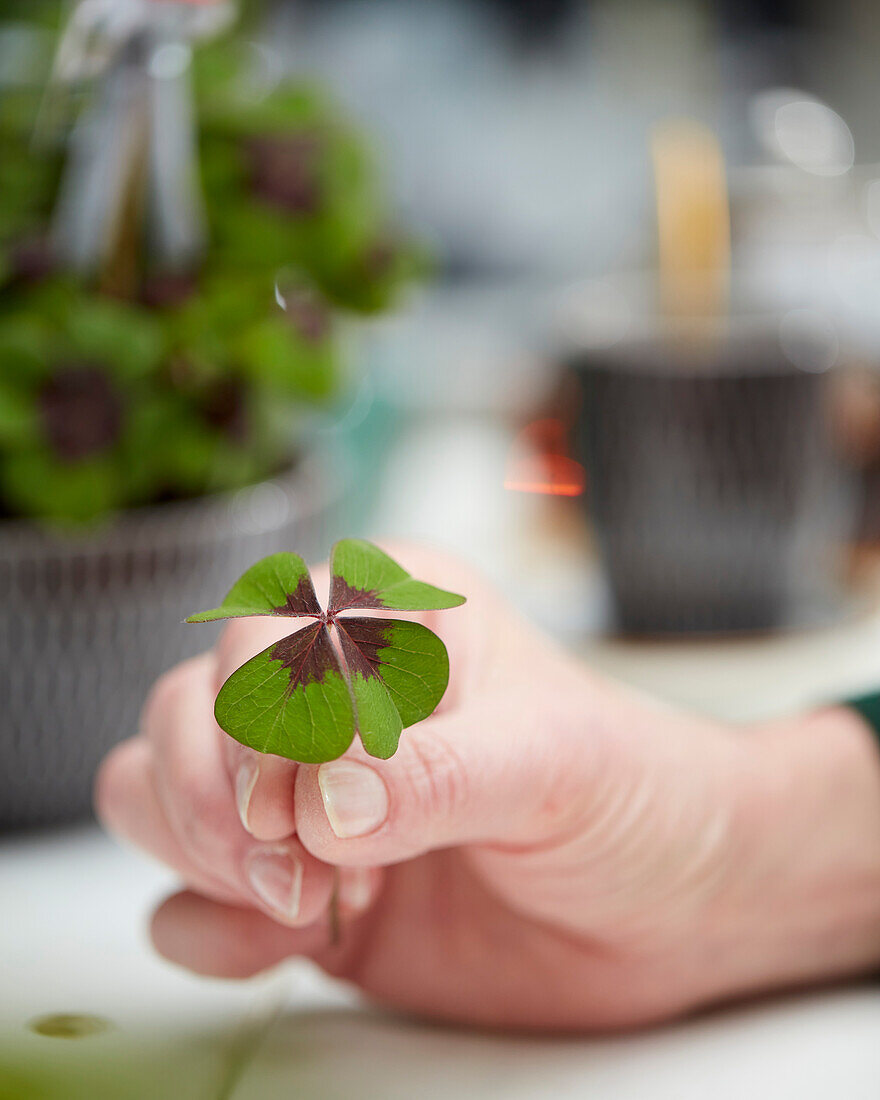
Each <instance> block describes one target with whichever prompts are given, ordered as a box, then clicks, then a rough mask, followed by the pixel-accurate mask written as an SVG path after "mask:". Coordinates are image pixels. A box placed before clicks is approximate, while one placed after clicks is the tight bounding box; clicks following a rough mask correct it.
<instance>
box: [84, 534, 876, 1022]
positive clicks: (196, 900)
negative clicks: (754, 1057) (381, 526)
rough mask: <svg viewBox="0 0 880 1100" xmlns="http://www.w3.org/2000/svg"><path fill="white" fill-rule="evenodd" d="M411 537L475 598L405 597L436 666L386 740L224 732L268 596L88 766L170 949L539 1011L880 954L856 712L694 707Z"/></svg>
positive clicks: (827, 971) (432, 569)
mask: <svg viewBox="0 0 880 1100" xmlns="http://www.w3.org/2000/svg"><path fill="white" fill-rule="evenodd" d="M392 552H393V551H392ZM400 557H401V559H402V560H403V561H404V562H406V565H407V567H408V568H410V569H411V570H412V571H413V572H414V573H415V575H416V576H419V577H422V578H424V579H426V580H428V581H432V582H434V583H437V584H440V585H442V586H444V587H450V588H453V589H455V590H457V591H462V592H465V593H466V594H467V596H468V603H467V605H466V606H465V607H463V608H462V609H460V610H456V611H450V612H442V613H440V614H436V613H433V614H424V615H421V616H419V618H420V619H421V621H423V622H425V623H426V624H427V625H429V626H430V627H431V629H433V630H435V631H436V632H438V633H439V634H441V636H442V637H444V639H445V641H446V643H447V646H448V648H449V651H450V660H451V669H452V675H451V681H450V686H449V690H448V691H447V694H446V697H445V698H444V701H443V703H442V704H441V707H440V709H439V710H438V712H437V713H436V714H435V715H433V716H432V717H431V718H430V719H428V720H427V721H425V722H423V723H421V724H420V725H417V726H415V727H412V728H411V729H409V730H407V731H405V732H404V735H403V738H402V740H401V745H400V749H399V751H398V753H397V755H396V756H395V757H393V758H392V759H391V760H388V761H378V760H374V759H372V758H370V757H368V756H366V754H365V753H364V752H363V750H362V749H361V748H360V746H359V745H355V746H353V747H352V749H351V750H350V751H349V752H348V753H347V754H346V756H345V757H344V758H343V759H341V760H339V761H334V762H333V763H329V764H323V765H321V766H319V767H316V766H306V765H296V764H292V763H290V762H289V761H284V760H281V759H279V758H275V757H259V756H258V755H257V754H255V753H252V752H251V751H250V750H246V749H244V748H243V747H241V746H239V745H238V744H236V743H235V742H233V741H232V740H231V739H229V738H227V737H226V736H225V735H224V734H223V733H222V732H221V731H220V730H219V729H218V728H217V726H216V725H215V723H214V721H213V716H212V704H213V699H214V695H215V694H216V691H217V689H218V687H219V686H220V684H221V683H222V682H223V680H224V679H225V678H226V677H227V676H228V675H229V674H230V673H231V672H232V671H233V669H235V668H236V667H238V666H239V665H240V664H241V663H243V661H244V660H246V659H247V658H248V657H250V656H252V655H253V654H254V653H256V652H257V651H258V650H260V649H262V648H264V647H265V646H267V645H269V644H271V642H272V641H274V640H275V639H276V638H277V637H279V636H281V634H283V633H285V632H286V630H287V628H288V627H289V624H288V623H285V622H282V623H278V622H277V621H274V620H271V619H260V620H248V621H244V622H236V623H234V624H233V625H231V626H229V627H228V628H227V630H226V632H225V634H224V635H223V638H222V640H221V642H220V644H219V646H218V648H217V650H216V652H213V653H209V654H207V655H205V656H203V657H200V658H198V659H196V660H193V661H190V662H187V663H186V664H184V665H181V666H180V667H178V668H177V669H175V670H174V671H172V672H171V673H169V674H168V675H166V676H165V677H164V678H163V679H162V680H161V681H160V682H159V684H158V685H157V687H156V689H155V691H154V693H153V695H152V697H151V699H150V701H149V703H148V705H147V707H146V710H145V715H144V722H143V731H142V732H141V733H140V734H139V735H138V736H137V737H135V738H133V739H132V740H130V741H128V742H125V743H124V744H123V745H121V746H120V747H119V748H117V749H116V750H115V751H114V752H113V753H112V754H111V755H110V756H109V758H108V759H107V761H106V762H105V763H104V766H103V769H102V771H101V774H100V777H99V781H98V787H97V804H98V810H99V813H100V814H101V816H102V818H103V819H104V821H105V822H106V824H107V825H108V826H109V827H110V828H111V829H113V830H115V831H116V832H118V833H120V834H121V835H122V836H124V837H127V838H128V839H130V840H132V841H133V842H135V843H136V844H138V845H140V846H141V847H143V848H145V849H146V850H147V851H149V852H152V853H153V854H154V855H155V856H157V857H158V858H159V859H161V860H164V861H165V862H166V863H168V864H170V865H171V866H172V867H174V868H175V869H176V870H177V871H178V873H179V874H180V875H181V877H182V878H183V880H184V882H185V883H186V885H187V887H188V889H187V890H186V891H185V892H183V893H179V894H177V895H175V896H174V897H172V898H171V899H169V900H168V901H166V902H165V903H164V904H163V905H162V906H161V907H160V909H159V910H158V912H157V913H156V914H155V917H154V919H153V938H154V941H155V943H156V946H157V947H158V949H159V951H160V952H162V953H163V954H164V955H166V956H167V957H168V958H170V959H172V960H175V961H176V962H178V963H181V964H182V965H184V966H187V967H190V968H191V969H193V970H196V971H198V972H201V973H205V974H212V975H219V976H225V977H245V976H248V975H250V974H253V973H255V972H257V971H260V970H262V969H264V968H266V967H269V966H272V965H273V964H274V963H277V962H278V961H280V960H282V959H284V958H286V957H288V956H291V955H307V956H310V957H311V958H313V959H314V960H316V961H317V962H318V963H319V964H320V965H321V966H322V967H323V968H324V969H325V970H327V971H328V972H329V973H331V974H333V975H336V976H341V977H344V978H347V979H349V980H351V981H353V982H355V983H356V984H357V985H358V986H360V987H361V988H362V989H363V990H364V991H365V992H366V993H367V994H368V995H370V996H372V997H374V998H376V999H378V1000H380V1001H382V1002H385V1003H387V1004H390V1005H394V1006H398V1007H401V1008H405V1009H410V1010H414V1011H417V1012H420V1013H424V1014H429V1015H433V1016H438V1017H444V1018H449V1019H454V1020H458V1021H464V1022H470V1023H478V1024H486V1025H492V1026H514V1027H531V1028H555V1029H583V1028H610V1027H622V1026H632V1025H636V1024H642V1023H647V1022H649V1021H654V1020H658V1019H662V1018H666V1017H669V1016H672V1015H675V1014H679V1013H682V1012H686V1011H689V1010H691V1009H693V1008H695V1007H697V1006H699V1005H701V1004H704V1003H708V1002H711V1001H715V1000H718V999H721V998H725V997H730V996H733V995H735V994H740V993H745V992H748V991H750V990H756V989H762V988H769V987H772V986H774V985H782V984H789V983H793V982H798V981H805V980H813V979H821V978H829V977H833V976H836V975H838V974H845V973H853V972H856V971H858V970H859V969H861V968H864V967H867V966H869V965H872V964H873V963H876V962H877V961H878V960H880V766H878V764H877V760H876V759H875V756H876V749H875V747H874V746H873V745H871V743H870V739H869V737H868V735H867V733H866V731H865V729H864V728H863V727H862V726H861V723H860V721H859V719H857V718H856V717H855V716H854V715H852V714H851V713H849V712H846V711H842V710H839V711H826V712H823V713H819V714H816V715H814V716H812V717H811V718H809V719H805V720H802V721H801V722H799V723H776V724H773V725H768V726H766V727H761V728H753V729H750V730H734V729H733V728H728V727H725V726H722V725H720V724H718V723H714V722H710V721H708V720H703V719H697V718H692V717H687V716H684V715H682V714H679V713H676V712H675V711H674V710H672V709H670V708H667V707H663V706H660V705H658V704H655V703H653V702H652V701H650V700H648V699H642V698H641V697H637V696H635V695H633V694H631V693H629V692H627V691H625V690H624V689H622V688H619V687H617V686H615V685H613V684H612V683H609V682H607V681H604V680H602V679H600V678H598V677H595V676H593V675H591V674H590V673H589V671H588V670H586V669H585V668H584V667H582V666H581V664H579V663H578V662H576V661H575V660H574V659H573V658H572V657H570V656H568V655H567V654H566V653H565V652H563V651H561V650H560V649H558V648H556V647H555V646H554V645H553V644H552V643H551V642H550V641H548V640H547V639H545V638H544V637H542V636H540V635H539V634H538V633H537V632H536V631H535V630H534V629H533V628H531V627H529V626H528V625H526V624H525V623H524V622H522V621H521V620H520V619H519V618H518V617H517V616H516V615H515V614H514V613H513V612H512V611H511V610H510V609H509V608H508V607H507V606H506V605H505V604H504V602H503V601H502V600H501V599H500V598H499V597H498V596H497V595H496V594H495V593H494V592H493V591H491V590H490V589H489V588H488V587H487V586H486V585H485V583H483V582H482V581H481V580H480V579H479V578H477V577H475V576H473V575H471V574H470V573H469V572H467V571H465V570H464V569H463V567H462V566H460V565H459V564H458V563H456V562H454V561H450V560H446V559H444V558H441V557H437V556H435V555H432V554H426V552H425V551H423V550H422V551H420V550H418V549H416V548H413V547H406V548H405V549H404V550H402V551H401V552H400ZM319 577H320V575H319ZM325 577H326V574H325ZM319 584H320V579H319ZM319 591H320V588H319ZM335 868H340V870H339V871H338V872H337V871H336V870H335ZM334 889H337V890H338V898H337V903H338V912H339V920H340V935H339V937H338V942H333V939H334V937H333V936H332V935H331V927H330V926H331V923H332V922H331V920H330V917H329V910H330V907H331V904H335V903H332V902H331V898H332V897H333V894H334Z"/></svg>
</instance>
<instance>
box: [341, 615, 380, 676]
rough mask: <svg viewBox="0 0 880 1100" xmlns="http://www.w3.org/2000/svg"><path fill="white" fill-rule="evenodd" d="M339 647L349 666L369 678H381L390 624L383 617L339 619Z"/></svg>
mask: <svg viewBox="0 0 880 1100" xmlns="http://www.w3.org/2000/svg"><path fill="white" fill-rule="evenodd" d="M336 627H337V629H338V631H339V647H340V649H341V650H342V655H343V657H344V658H345V660H346V663H347V665H348V667H349V668H350V669H351V670H352V671H354V672H360V673H361V675H362V676H363V677H364V678H365V679H367V680H370V679H377V680H378V679H380V674H379V668H380V666H381V664H382V657H381V653H382V650H383V649H384V648H385V647H386V646H387V645H388V631H389V624H388V623H387V622H385V621H383V620H382V619H337V620H336Z"/></svg>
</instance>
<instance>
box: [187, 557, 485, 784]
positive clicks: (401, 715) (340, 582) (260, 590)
mask: <svg viewBox="0 0 880 1100" xmlns="http://www.w3.org/2000/svg"><path fill="white" fill-rule="evenodd" d="M330 571H331V581H330V602H329V605H328V607H327V610H326V611H322V610H321V607H320V604H319V603H318V599H317V595H316V593H315V589H314V585H313V584H312V579H311V576H310V575H309V571H308V568H307V567H306V564H305V562H304V561H303V559H302V558H301V557H299V555H297V554H288V553H281V554H272V555H271V556H270V557H268V558H264V559H263V560H262V561H260V562H257V564H256V565H253V566H251V568H250V569H249V570H248V571H247V572H246V573H244V574H243V576H242V577H240V578H239V580H238V581H237V582H236V583H235V584H234V585H233V586H232V588H231V589H230V591H229V592H228V594H227V595H226V598H225V599H224V601H223V603H222V604H220V606H219V607H216V608H213V609H212V610H211V611H203V612H200V613H198V614H196V615H191V616H190V617H189V618H188V619H187V622H189V623H205V622H215V621H216V620H218V619H231V618H240V617H243V616H251V615H258V616H275V617H282V618H307V619H310V620H312V622H311V623H310V624H309V625H308V626H305V627H303V628H302V629H301V630H298V631H297V632H296V633H294V634H289V635H287V637H285V638H282V639H281V641H279V642H276V643H275V644H274V645H271V646H269V647H268V649H265V650H263V652H262V653H259V654H257V656H256V657H253V658H251V660H250V661H248V662H246V663H245V664H244V665H242V667H241V668H239V669H238V670H237V671H236V672H234V673H233V674H232V675H231V676H230V677H229V679H228V680H227V681H226V683H225V684H224V685H223V686H222V688H221V689H220V692H219V694H218V696H217V701H216V704H215V708H214V713H215V715H216V718H217V722H218V724H219V725H220V726H221V728H222V729H224V730H225V731H226V732H227V733H228V734H229V735H230V736H231V737H234V738H235V740H236V741H240V742H241V743H242V744H243V745H248V746H249V747H250V748H253V749H256V750H257V751H258V752H267V753H274V754H275V755H277V756H284V757H287V758H289V759H291V760H298V761H300V762H302V763H308V764H319V763H322V762H324V761H327V760H335V759H336V757H338V756H341V755H342V754H343V753H344V752H345V750H346V749H347V748H348V747H349V745H350V744H351V742H352V740H353V739H354V735H355V733H358V734H359V735H360V738H361V742H362V743H363V746H364V748H365V749H366V750H367V752H368V753H370V755H372V756H376V757H380V758H382V759H387V758H388V757H389V756H393V755H394V753H395V752H396V751H397V745H398V742H399V740H400V734H401V731H402V730H403V729H404V728H406V727H407V726H411V725H414V724H415V723H416V722H421V721H422V720H423V719H425V718H427V717H428V716H429V715H430V714H432V713H433V711H434V709H435V708H436V706H437V704H438V703H439V702H440V700H441V699H442V698H443V693H444V692H445V691H446V685H447V683H448V682H449V657H448V655H447V653H446V647H445V646H444V645H443V642H442V641H441V640H440V639H439V638H438V637H437V635H436V634H434V633H433V632H432V631H430V630H428V628H427V627H425V626H422V625H421V624H420V623H414V622H409V621H407V620H404V619H386V618H381V619H380V618H368V617H365V616H354V615H348V614H346V612H350V611H358V610H369V609H372V610H377V609H382V608H388V609H393V610H405V611H418V610H440V609H443V608H450V607H458V606H459V605H461V604H463V603H464V602H465V599H464V596H459V595H456V594H455V593H454V592H446V591H445V590H443V589H442V588H435V587H434V585H430V584H425V583H424V582H423V581H417V580H414V579H413V577H411V576H410V574H409V573H408V572H407V571H406V570H405V569H404V568H403V567H402V566H400V565H398V563H397V562H395V561H394V560H393V559H392V558H390V557H389V556H388V555H387V554H385V553H383V551H381V550H380V549H379V548H378V547H377V546H373V545H372V543H369V542H364V541H363V540H361V539H343V540H342V541H341V542H338V543H337V544H336V545H335V546H334V548H333V553H332V556H331V559H330Z"/></svg>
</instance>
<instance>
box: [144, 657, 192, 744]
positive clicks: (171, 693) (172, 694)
mask: <svg viewBox="0 0 880 1100" xmlns="http://www.w3.org/2000/svg"><path fill="white" fill-rule="evenodd" d="M192 674H193V668H192V662H190V661H184V662H183V663H182V664H179V665H175V667H174V668H172V669H169V671H168V672H165V673H163V674H162V675H161V676H160V677H159V679H158V680H157V681H156V683H155V684H154V685H153V687H152V689H151V690H150V693H149V695H148V696H147V700H146V702H145V703H144V707H143V710H142V712H141V726H142V727H143V728H144V729H149V728H150V727H152V726H156V725H162V724H164V723H165V722H166V721H167V720H168V717H169V715H170V714H172V713H173V712H174V711H175V710H176V709H177V707H178V706H179V705H180V703H181V700H182V699H183V697H184V695H185V694H186V691H187V689H188V686H189V684H190V681H191V678H192Z"/></svg>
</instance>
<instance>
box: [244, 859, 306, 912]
mask: <svg viewBox="0 0 880 1100" xmlns="http://www.w3.org/2000/svg"><path fill="white" fill-rule="evenodd" d="M246 872H247V877H248V881H249V882H250V884H251V887H252V888H253V891H254V893H255V894H256V895H257V897H258V898H259V899H260V901H262V902H263V903H264V904H265V905H266V906H268V908H269V909H271V910H272V911H273V912H274V913H275V914H276V916H277V917H278V919H279V920H281V921H283V922H285V923H292V922H294V921H295V920H296V919H297V917H298V916H299V909H300V902H301V900H302V884H303V865H302V861H301V860H300V859H298V858H297V857H296V856H295V855H293V853H292V852H291V851H290V849H289V848H288V847H286V846H285V845H284V844H273V845H270V846H266V847H263V848H255V849H254V850H253V851H252V852H251V853H250V855H249V856H248V857H247V864H246Z"/></svg>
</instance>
